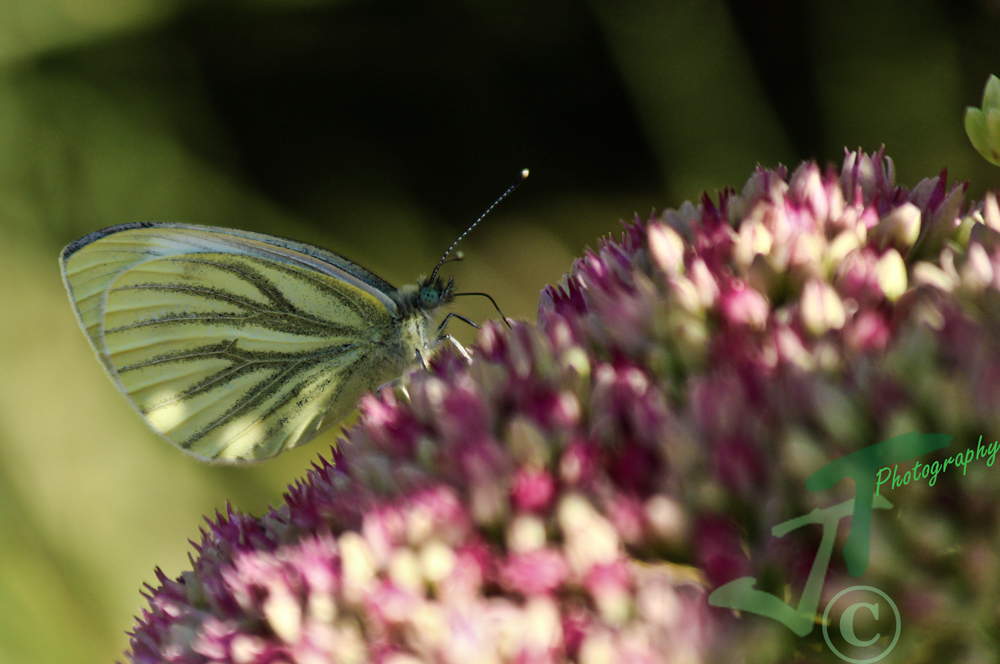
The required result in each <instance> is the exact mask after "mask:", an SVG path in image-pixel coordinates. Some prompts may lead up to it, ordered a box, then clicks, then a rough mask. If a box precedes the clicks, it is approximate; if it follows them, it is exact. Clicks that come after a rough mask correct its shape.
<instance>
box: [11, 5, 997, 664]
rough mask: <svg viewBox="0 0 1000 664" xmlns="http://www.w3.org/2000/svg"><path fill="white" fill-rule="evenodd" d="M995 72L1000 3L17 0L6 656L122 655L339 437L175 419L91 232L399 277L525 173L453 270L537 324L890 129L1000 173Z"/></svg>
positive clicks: (481, 311) (905, 166)
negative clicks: (155, 227) (643, 222)
mask: <svg viewBox="0 0 1000 664" xmlns="http://www.w3.org/2000/svg"><path fill="white" fill-rule="evenodd" d="M991 72H993V73H998V74H1000V2H998V0H875V1H872V0H837V1H836V2H829V1H828V2H821V1H818V0H766V1H760V2H753V1H750V0H730V1H729V2H725V1H723V0H678V1H673V0H630V1H629V2H618V1H616V0H592V1H590V2H585V1H583V0H503V1H500V0H342V1H337V0H232V1H231V2H222V1H213V0H0V663H2V664H8V663H10V664H20V663H22V662H23V663H28V662H30V663H36V662H61V663H73V662H86V663H89V662H95V663H96V662H111V661H114V660H115V659H116V658H121V651H122V650H123V649H124V648H125V647H126V645H127V637H126V635H125V631H126V630H127V629H129V628H130V627H131V624H132V616H133V615H134V614H136V613H137V612H138V610H139V608H140V606H142V605H143V600H142V598H141V597H140V595H139V590H140V588H141V586H142V584H143V583H144V582H147V581H150V580H152V578H153V568H154V566H157V565H159V566H161V567H162V568H163V569H164V570H165V571H166V572H167V574H169V575H170V576H175V575H177V574H178V573H180V572H181V571H182V570H183V569H185V567H186V565H187V555H188V552H189V551H190V545H189V544H188V543H187V540H188V538H194V537H196V535H197V532H198V528H199V524H200V523H201V517H202V515H204V514H209V513H211V512H213V511H214V510H216V509H224V507H225V504H226V501H230V502H231V503H232V504H233V505H234V506H236V507H238V508H239V509H241V510H246V511H250V512H252V513H258V514H259V513H261V512H262V511H263V510H265V508H266V507H267V506H268V505H269V504H272V503H275V502H276V501H278V500H279V499H280V496H281V493H282V491H283V489H284V487H285V486H286V484H288V483H289V482H291V481H293V480H294V479H295V478H296V477H298V476H299V475H301V474H302V473H303V471H304V469H305V468H306V467H307V466H308V465H309V464H310V462H311V461H312V460H313V459H314V458H315V456H316V454H317V453H320V452H324V451H327V450H328V449H329V445H330V444H332V443H333V442H334V441H335V440H336V431H335V430H331V431H329V432H327V434H325V435H323V436H322V437H321V438H319V439H318V440H317V441H315V442H313V443H311V444H310V445H308V446H306V447H305V449H300V450H296V451H293V452H291V453H288V454H285V455H282V456H281V457H279V458H278V459H276V460H274V461H271V462H268V463H265V464H261V465H257V466H253V467H250V468H232V467H219V466H208V465H202V464H199V463H197V462H195V461H194V460H192V459H190V458H187V457H185V456H184V455H183V454H181V453H180V452H178V451H176V450H174V449H173V448H171V447H170V446H169V445H167V444H166V443H164V442H163V441H162V440H159V439H158V438H157V437H156V436H155V435H154V434H152V433H151V432H150V431H149V430H147V429H146V428H145V426H144V425H143V424H142V423H141V422H140V421H139V419H138V418H137V417H135V416H134V415H133V413H132V411H131V410H130V408H129V407H128V405H127V404H126V402H125V401H124V400H123V399H122V398H121V397H120V396H119V395H118V394H117V393H116V391H115V389H114V387H113V386H112V384H111V382H110V381H108V380H107V378H105V377H104V375H103V372H102V370H101V368H100V366H99V364H98V362H97V361H96V359H95V358H94V357H93V355H92V353H91V351H90V348H89V347H88V345H87V343H86V341H85V339H84V336H83V334H82V333H81V332H80V330H79V329H78V328H77V325H76V321H75V319H74V317H73V314H72V312H71V309H70V306H69V303H68V302H67V300H66V296H65V293H64V291H63V287H62V284H61V282H60V278H59V270H58V265H57V260H56V259H57V256H58V253H59V250H60V249H61V248H62V247H63V246H64V245H65V244H67V243H68V242H70V241H71V240H73V239H75V238H77V237H79V236H81V235H84V234H86V233H89V232H91V231H93V230H97V229H99V228H103V227H105V226H110V225H112V224H119V223H124V222H129V221H139V220H152V221H184V222H191V223H200V224H211V225H219V226H231V227H237V228H243V229H249V230H254V231H263V232H270V233H275V234H279V235H284V236H288V237H293V238H296V239H300V240H305V241H308V242H313V243H315V244H319V245H322V246H324V247H327V248H330V249H333V250H334V251H338V252H340V253H343V254H345V255H347V256H349V257H351V258H352V259H354V260H356V261H358V262H359V263H361V264H363V265H365V266H366V267H369V268H370V269H372V270H374V271H375V272H377V273H378V274H380V275H382V276H384V277H385V278H386V279H388V280H389V281H390V282H392V283H395V284H397V285H402V284H404V283H408V282H412V280H413V279H415V278H416V276H417V275H418V274H421V273H426V272H427V271H429V269H430V268H431V267H432V266H433V264H434V262H435V261H436V260H437V258H438V257H439V255H440V254H441V252H442V251H443V250H444V248H445V247H446V246H447V245H448V244H449V243H450V242H451V240H452V239H454V237H456V236H457V235H458V234H459V233H460V232H461V230H462V229H463V228H464V227H465V226H466V225H467V224H468V223H469V222H470V221H471V220H472V219H474V218H475V217H476V216H477V215H478V214H479V213H480V212H481V211H482V210H484V209H485V208H486V206H488V205H489V203H491V202H492V201H493V199H494V198H495V197H496V195H498V194H499V193H500V192H501V191H502V190H503V189H504V188H505V187H506V186H507V185H508V184H509V183H510V182H511V181H512V180H513V179H514V177H515V175H516V174H517V172H518V171H519V170H520V169H521V168H524V167H529V168H531V170H532V176H531V178H529V180H528V181H527V183H526V184H525V185H524V186H523V187H522V188H521V190H520V191H519V192H518V193H517V194H516V195H515V196H514V197H513V198H511V199H510V200H509V201H508V202H505V203H504V204H503V205H502V206H501V207H500V208H499V209H498V210H497V211H496V212H495V213H494V214H493V215H492V217H491V218H490V220H489V221H488V222H487V223H485V224H484V225H483V226H482V227H480V228H478V229H477V230H476V231H475V232H474V233H473V234H472V235H471V236H470V237H469V238H468V239H467V241H465V242H464V244H463V247H462V248H463V249H464V251H465V252H466V254H467V255H468V259H467V260H466V261H465V262H464V263H461V264H458V265H453V266H449V268H448V272H449V273H450V274H453V275H454V276H455V277H456V279H457V281H458V282H459V284H460V285H461V287H462V288H463V289H469V290H486V291H489V292H490V293H492V294H493V295H494V296H495V297H496V299H497V300H498V301H499V302H500V303H501V304H502V306H503V307H504V308H505V309H506V311H507V313H508V315H511V316H515V317H521V318H528V319H533V318H534V314H535V306H536V301H537V295H538V291H539V289H540V288H541V287H542V286H543V285H544V284H546V283H548V282H551V281H555V280H557V279H559V278H560V276H561V275H562V274H563V273H564V272H565V271H566V270H567V269H568V268H569V265H570V262H571V260H572V258H573V256H575V255H578V254H579V253H580V252H581V251H582V250H583V248H584V247H585V246H586V245H588V244H591V245H592V244H594V243H595V240H596V238H597V237H598V236H599V235H601V234H604V233H607V232H611V231H614V230H615V229H616V228H617V226H618V220H619V219H621V218H630V217H631V216H632V215H633V214H635V213H638V214H640V215H642V216H646V215H648V214H649V213H650V210H651V209H653V208H656V209H663V208H665V207H677V206H679V205H680V204H681V203H682V202H683V201H684V200H685V199H695V198H697V197H699V196H700V195H701V192H702V191H704V190H707V191H709V192H712V193H713V195H714V192H715V191H716V190H718V189H719V188H721V187H723V186H726V185H736V186H741V184H742V182H744V181H745V179H746V177H747V176H748V175H749V174H750V172H751V170H752V169H753V167H754V165H755V164H756V163H758V162H759V163H762V164H765V165H769V166H771V165H774V164H776V163H778V162H781V163H784V164H787V165H790V166H794V165H795V164H797V163H798V162H799V161H800V160H802V159H808V158H815V159H817V160H818V161H819V162H821V163H826V162H838V163H839V161H840V160H841V159H842V156H843V149H844V147H845V146H847V147H851V148H856V147H859V146H860V147H863V148H865V149H866V150H874V149H877V148H878V147H879V146H880V145H881V144H883V143H884V144H885V146H886V149H887V153H888V154H889V155H891V156H892V157H893V158H894V160H895V162H896V165H897V171H898V179H899V181H900V182H901V183H903V184H907V185H913V184H914V183H915V182H916V181H917V180H919V179H920V178H923V177H927V176H932V175H935V174H937V173H938V172H939V171H940V170H941V168H943V167H945V166H947V167H948V169H949V176H950V177H951V178H958V179H967V180H969V181H970V195H971V196H972V197H974V198H979V197H981V196H982V193H983V191H985V190H986V189H987V188H994V189H996V188H1000V169H997V168H996V167H994V166H991V165H989V164H988V163H987V162H985V161H984V160H983V159H982V158H981V157H979V155H978V154H977V153H976V152H975V151H974V150H973V149H972V148H971V146H970V145H969V143H968V140H967V139H966V138H965V135H964V131H963V126H962V117H963V113H964V108H965V106H966V105H970V104H976V105H978V103H979V101H980V97H981V94H982V88H983V85H984V83H985V81H986V78H987V75H988V74H989V73H991ZM459 310H460V311H461V312H462V313H464V314H466V315H468V316H470V317H471V318H473V319H476V320H481V319H484V318H487V317H490V316H491V313H492V310H491V308H490V307H489V305H488V303H484V302H477V301H475V299H466V300H463V301H461V303H460V305H459ZM463 327H464V326H463V325H462V324H461V323H459V324H458V325H456V326H455V327H454V330H455V331H456V332H457V333H458V335H459V337H460V338H462V339H463V340H465V341H472V340H473V339H474V334H473V331H472V330H471V329H462V328H463Z"/></svg>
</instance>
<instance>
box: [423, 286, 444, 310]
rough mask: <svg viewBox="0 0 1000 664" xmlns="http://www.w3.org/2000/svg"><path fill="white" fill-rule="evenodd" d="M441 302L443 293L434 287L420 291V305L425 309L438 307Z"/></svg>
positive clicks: (425, 287)
mask: <svg viewBox="0 0 1000 664" xmlns="http://www.w3.org/2000/svg"><path fill="white" fill-rule="evenodd" d="M440 302H441V292H440V291H438V289H436V288H434V287H433V286H424V287H423V288H421V289H420V304H422V305H423V306H425V307H436V306H437V305H438V304H439V303H440Z"/></svg>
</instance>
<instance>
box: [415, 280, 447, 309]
mask: <svg viewBox="0 0 1000 664" xmlns="http://www.w3.org/2000/svg"><path fill="white" fill-rule="evenodd" d="M454 292H455V288H454V279H451V278H449V279H448V281H447V282H444V281H442V280H441V278H440V277H433V278H430V279H421V280H420V283H419V284H418V285H417V306H418V307H419V308H420V309H423V310H424V311H430V310H433V309H437V308H438V307H440V306H441V305H442V304H446V303H448V302H450V301H451V300H452V299H453V295H454Z"/></svg>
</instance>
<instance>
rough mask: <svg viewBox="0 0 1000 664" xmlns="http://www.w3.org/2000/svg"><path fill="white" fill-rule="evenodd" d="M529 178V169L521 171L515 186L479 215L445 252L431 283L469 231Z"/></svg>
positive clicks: (511, 186)
mask: <svg viewBox="0 0 1000 664" xmlns="http://www.w3.org/2000/svg"><path fill="white" fill-rule="evenodd" d="M527 177H528V169H527V168H526V169H524V170H523V171H521V174H520V175H519V176H518V178H517V180H515V181H514V184H512V185H510V186H509V187H507V191H505V192H503V193H502V194H500V198H498V199H496V200H495V201H493V205H491V206H489V207H488V208H486V212H483V213H482V214H481V215H479V219H476V220H475V221H474V222H472V225H471V226H469V227H468V228H466V229H465V232H464V233H462V234H461V235H459V236H458V239H457V240H455V241H454V242H452V243H451V246H450V247H448V251H446V252H444V256H442V257H441V260H440V261H438V264H437V265H436V266H435V267H434V271H433V272H431V281H434V278H435V277H437V273H438V270H440V269H441V266H442V265H444V264H445V263H446V262H448V256H450V255H451V252H452V250H453V249H454V248H455V246H456V245H457V244H458V243H459V242H461V241H462V238H464V237H465V236H466V235H468V234H469V231H471V230H472V229H473V228H475V227H476V226H477V225H479V222H480V221H482V220H483V218H484V217H485V216H486V215H488V214H489V213H490V210H492V209H493V208H495V207H496V206H497V205H498V204H499V203H500V201H502V200H503V199H505V198H507V196H509V195H510V193H511V192H512V191H514V190H515V189H517V188H518V186H520V184H521V183H522V182H524V180H525V179H526V178H527ZM459 260H461V259H459Z"/></svg>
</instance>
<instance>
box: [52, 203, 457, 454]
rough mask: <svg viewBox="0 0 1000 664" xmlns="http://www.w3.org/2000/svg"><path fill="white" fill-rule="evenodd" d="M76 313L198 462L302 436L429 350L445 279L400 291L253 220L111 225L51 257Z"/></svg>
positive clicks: (104, 358)
mask: <svg viewBox="0 0 1000 664" xmlns="http://www.w3.org/2000/svg"><path fill="white" fill-rule="evenodd" d="M61 264H62V272H63V280H64V282H65V285H66V288H67V291H68V292H69V294H70V299H71V301H72V302H73V304H74V307H75V309H76V313H77V318H78V320H79V322H80V325H81V327H82V328H83V329H84V331H85V333H86V334H87V337H88V340H89V341H90V343H91V346H92V347H93V348H94V351H95V352H96V353H97V356H98V358H99V359H100V360H101V362H102V364H103V365H104V367H105V369H106V370H107V372H108V375H109V376H110V377H111V379H112V380H113V381H114V382H115V384H116V385H117V386H118V388H119V389H120V390H121V391H122V393H123V394H125V395H126V397H127V398H128V399H129V401H130V402H131V403H132V405H133V406H134V407H135V408H136V410H137V411H138V412H139V413H140V414H141V415H142V417H143V418H144V419H145V420H146V422H147V423H148V424H149V425H150V426H151V427H152V428H153V429H154V430H156V431H157V432H158V433H160V434H162V435H163V436H164V437H165V438H167V439H168V440H169V441H170V442H171V443H173V444H175V445H177V446H178V447H180V448H181V449H184V450H185V451H187V452H189V453H191V454H193V455H195V456H198V457H200V458H202V459H205V460H229V461H248V460H256V459H262V458H266V457H270V456H274V455H275V454H277V453H279V452H281V451H282V450H285V449H289V448H291V447H295V446H297V445H299V444H301V443H304V442H306V441H307V440H309V439H310V438H312V437H313V436H314V435H316V434H317V433H318V432H320V431H322V430H323V429H325V428H326V427H328V426H330V425H332V424H334V423H336V422H337V421H339V420H340V419H342V418H343V417H344V416H345V415H346V414H348V413H349V412H350V411H351V410H353V408H354V406H355V404H356V402H357V400H358V397H360V395H361V394H363V393H364V392H367V391H369V390H373V389H375V388H377V387H379V386H380V385H383V384H385V383H387V382H390V381H392V380H394V379H396V378H398V377H400V376H401V375H403V373H404V372H405V371H406V370H407V369H408V368H410V367H412V366H413V365H414V363H415V362H419V361H420V360H422V359H426V358H428V357H429V356H430V355H432V354H433V352H434V351H435V350H436V349H437V347H438V346H439V345H440V343H441V338H440V336H439V334H438V333H437V329H436V328H434V327H433V321H434V318H435V312H436V310H437V309H438V307H440V306H441V305H443V304H446V303H447V302H449V301H450V299H451V297H452V292H453V291H452V283H451V281H450V280H449V281H448V282H447V283H443V282H442V281H441V280H440V279H438V278H437V277H436V275H435V276H433V277H432V278H431V279H422V280H421V281H420V282H419V283H418V284H417V285H416V286H408V287H404V288H403V289H396V288H395V287H393V286H392V285H390V284H389V283H388V282H386V281H384V280H383V279H381V278H380V277H378V276H376V275H375V274H373V273H371V272H369V271H368V270H365V269H364V268H362V267H361V266H359V265H357V264H355V263H353V262H351V261H349V260H348V259H346V258H344V257H343V256H339V255H338V254H335V253H333V252H329V251H326V250H323V249H320V248H318V247H314V246H312V245H308V244H305V243H302V242H296V241H293V240H287V239H284V238H278V237H274V236H270V235H264V234H260V233H251V232H247V231H239V230H233V229H224V228H212V227H207V226H194V225H185V224H154V223H138V224H124V225H121V226H114V227H111V228H108V229H104V230H102V231H98V232H96V233H92V234H90V235H88V236H86V237H84V238H81V239H79V240H77V241H76V242H73V243H72V244H70V245H69V246H67V247H66V249H64V250H63V253H62V256H61Z"/></svg>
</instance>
